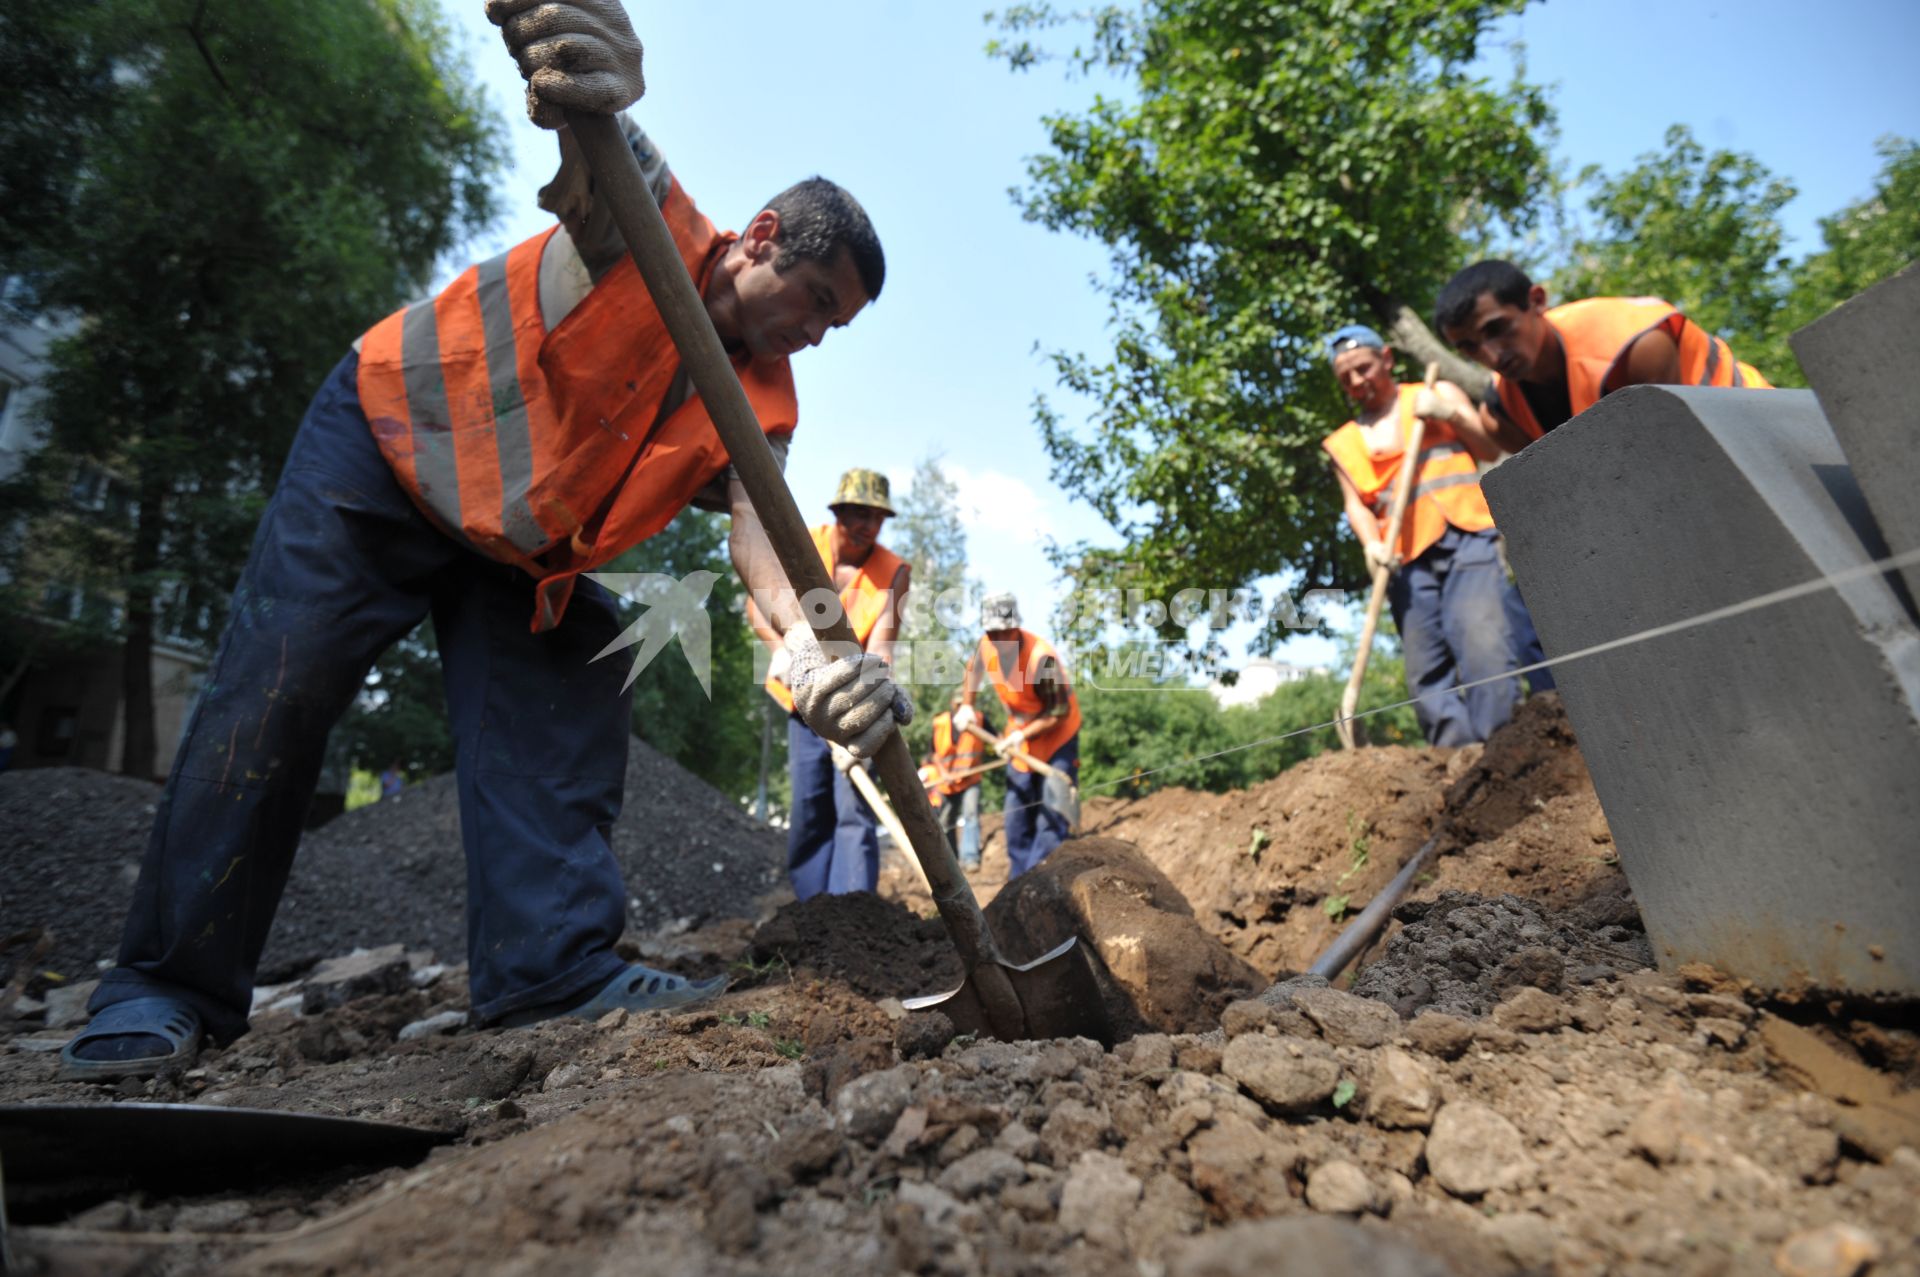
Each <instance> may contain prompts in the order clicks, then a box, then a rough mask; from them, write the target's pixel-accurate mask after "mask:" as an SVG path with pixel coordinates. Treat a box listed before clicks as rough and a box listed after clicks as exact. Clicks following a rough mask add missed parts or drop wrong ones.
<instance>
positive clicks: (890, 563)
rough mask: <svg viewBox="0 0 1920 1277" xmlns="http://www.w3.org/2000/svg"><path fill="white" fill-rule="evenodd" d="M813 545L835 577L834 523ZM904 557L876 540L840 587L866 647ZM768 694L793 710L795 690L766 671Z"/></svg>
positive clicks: (824, 526) (827, 525) (844, 607)
mask: <svg viewBox="0 0 1920 1277" xmlns="http://www.w3.org/2000/svg"><path fill="white" fill-rule="evenodd" d="M813 548H814V549H816V550H818V551H819V552H820V562H821V563H823V564H825V565H826V569H827V579H828V580H832V579H833V572H834V561H833V524H831V523H823V524H821V525H820V526H818V527H816V528H815V529H814V530H813ZM904 562H905V560H904V559H902V558H901V557H900V556H899V555H897V554H895V553H894V552H893V551H892V550H889V549H888V548H887V547H886V546H884V545H880V544H878V543H876V544H875V545H874V547H873V549H872V550H871V551H869V552H868V554H867V559H866V562H864V563H862V564H861V565H860V567H859V568H858V569H857V570H856V571H855V572H854V574H853V579H852V580H851V581H848V582H847V583H846V585H845V586H844V587H842V589H841V591H840V607H841V609H842V611H843V612H844V613H845V615H846V618H847V624H848V625H849V626H851V627H852V628H853V637H854V640H855V641H856V642H858V643H859V644H860V649H861V650H862V651H865V650H866V646H867V640H868V639H870V638H872V637H873V631H874V629H875V628H876V627H878V626H879V624H880V618H881V617H883V616H885V615H886V614H887V609H888V608H889V607H891V606H892V605H893V580H894V577H895V576H897V575H898V574H899V572H900V565H901V564H902V563H904ZM766 688H767V695H769V696H771V697H773V699H774V700H776V701H778V702H780V707H781V708H782V709H784V710H786V711H787V712H788V713H789V714H791V713H792V712H793V693H792V692H791V691H789V690H788V688H787V685H786V684H785V683H782V682H781V681H780V680H779V679H777V678H775V677H774V676H773V675H771V674H769V675H767V682H766Z"/></svg>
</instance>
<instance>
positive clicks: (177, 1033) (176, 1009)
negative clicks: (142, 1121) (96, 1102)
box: [60, 995, 202, 1082]
mask: <svg viewBox="0 0 1920 1277" xmlns="http://www.w3.org/2000/svg"><path fill="white" fill-rule="evenodd" d="M201 1034H202V1029H201V1024H200V1013H199V1012H198V1011H195V1010H194V1009H193V1008H192V1007H191V1006H188V1005H187V1004H186V1003H185V1002H182V1001H180V1000H179V999H178V998H169V997H165V996H160V995H155V996H152V997H145V998H130V999H128V1000H127V1001H125V1002H116V1003H114V1004H113V1005H112V1006H110V1007H107V1008H105V1009H103V1010H102V1011H101V1012H100V1014H98V1015H96V1016H94V1017H93V1020H92V1022H91V1023H89V1024H88V1025H87V1027H86V1028H84V1029H82V1030H80V1032H78V1033H76V1034H75V1035H74V1037H73V1040H72V1041H71V1042H69V1043H67V1044H66V1046H64V1047H62V1048H61V1049H60V1079H61V1080H62V1081H65V1082H117V1081H119V1080H120V1079H121V1078H127V1077H152V1076H153V1075H154V1074H156V1073H158V1072H159V1071H160V1070H161V1069H163V1068H166V1067H167V1066H168V1065H169V1064H185V1063H188V1062H189V1061H191V1060H192V1059H193V1058H194V1057H195V1056H197V1055H199V1054H200V1038H201ZM114 1038H150V1039H152V1040H153V1042H154V1043H155V1044H156V1045H158V1046H160V1047H164V1048H166V1049H165V1050H160V1051H154V1050H145V1051H143V1052H142V1053H141V1054H139V1055H119V1056H116V1055H114V1054H113V1053H112V1052H113V1051H114V1050H115V1049H116V1048H113V1047H107V1046H105V1044H106V1043H107V1042H109V1041H110V1040H112V1039H114ZM145 1045H146V1044H144V1043H137V1042H135V1043H122V1044H121V1045H120V1047H119V1048H118V1049H119V1050H122V1051H124V1050H126V1049H128V1048H129V1047H131V1048H132V1049H135V1050H140V1049H141V1048H142V1047H143V1046H145ZM89 1047H93V1048H95V1050H96V1051H98V1052H99V1053H98V1054H96V1055H94V1056H92V1057H88V1056H83V1055H81V1054H80V1052H81V1051H82V1050H84V1049H86V1048H89ZM103 1047H104V1049H101V1048H103Z"/></svg>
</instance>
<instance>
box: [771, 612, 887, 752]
mask: <svg viewBox="0 0 1920 1277" xmlns="http://www.w3.org/2000/svg"><path fill="white" fill-rule="evenodd" d="M786 651H787V652H788V653H789V655H790V658H791V662H792V664H791V668H790V669H789V671H788V674H787V678H786V684H787V686H788V687H789V688H791V689H792V691H793V708H794V709H795V710H796V711H798V713H799V715H800V721H801V722H803V723H805V724H806V725H807V728H808V730H810V731H812V732H813V734H814V735H816V736H818V737H820V738H821V739H822V740H826V741H831V742H832V743H834V744H836V745H845V746H846V747H847V752H848V753H850V754H852V755H853V756H854V757H855V758H872V757H873V756H874V755H875V754H878V753H879V752H880V747H881V746H882V745H884V744H886V740H887V735H888V733H890V732H892V731H893V729H894V727H895V726H896V725H898V726H905V725H906V724H908V723H911V722H912V721H913V702H912V701H910V700H908V699H907V694H906V693H905V692H904V691H902V690H900V689H899V688H898V687H895V686H894V683H893V679H892V678H890V677H889V676H888V672H887V663H886V662H885V661H883V660H881V659H880V658H879V657H877V656H872V655H866V654H863V655H861V656H860V657H858V658H855V657H851V656H849V657H843V658H841V659H840V660H837V661H836V660H830V659H828V657H827V654H826V653H825V652H823V651H821V650H820V641H819V640H818V639H816V638H815V637H814V635H813V631H812V630H811V629H809V628H807V627H806V626H804V625H796V626H794V627H793V628H792V629H790V630H788V631H787V634H786Z"/></svg>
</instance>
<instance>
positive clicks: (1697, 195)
mask: <svg viewBox="0 0 1920 1277" xmlns="http://www.w3.org/2000/svg"><path fill="white" fill-rule="evenodd" d="M1580 181H1581V183H1583V184H1586V185H1590V186H1592V187H1593V194H1592V195H1591V197H1590V198H1589V199H1588V201H1587V204H1588V208H1589V209H1590V210H1591V211H1592V212H1593V214H1594V215H1595V217H1596V219H1597V224H1596V226H1595V227H1594V228H1593V230H1592V231H1591V232H1590V233H1589V234H1587V235H1585V236H1582V237H1581V238H1580V239H1579V240H1578V241H1576V243H1575V244H1574V246H1573V252H1572V257H1573V260H1572V261H1571V263H1570V264H1569V265H1568V266H1567V267H1566V269H1564V270H1563V271H1561V272H1559V274H1558V275H1557V276H1556V277H1555V281H1554V282H1555V292H1556V294H1557V296H1558V298H1562V299H1571V298H1578V297H1595V296H1599V297H1609V296H1610V297H1639V296H1653V297H1662V298H1665V299H1666V300H1667V301H1670V302H1672V303H1673V304H1674V305H1676V306H1678V307H1679V308H1680V309H1681V310H1683V311H1685V312H1686V314H1687V316H1688V317H1689V318H1691V319H1692V320H1693V321H1694V322H1695V323H1697V324H1699V325H1700V326H1701V327H1702V328H1705V329H1706V330H1707V331H1708V332H1711V333H1716V334H1718V335H1719V336H1721V337H1724V338H1726V339H1727V341H1728V342H1729V344H1731V345H1732V347H1733V351H1734V353H1735V354H1736V355H1738V356H1739V357H1740V358H1741V359H1744V360H1745V361H1747V362H1748V363H1750V364H1752V365H1753V366H1754V367H1756V368H1758V369H1760V371H1761V372H1763V373H1765V374H1766V376H1767V378H1768V379H1769V380H1771V381H1773V382H1774V384H1776V385H1795V386H1798V385H1803V384H1805V383H1804V382H1803V381H1801V379H1800V376H1799V366H1798V365H1797V364H1796V363H1795V362H1794V360H1793V356H1792V355H1791V354H1790V353H1788V351H1787V348H1786V337H1787V332H1788V331H1789V330H1788V329H1787V327H1786V326H1785V325H1784V324H1783V323H1782V320H1783V318H1784V308H1785V305H1786V300H1787V292H1788V285H1789V275H1788V270H1787V267H1788V259H1787V258H1786V257H1785V256H1784V255H1783V254H1782V251H1781V246H1782V243H1783V242H1784V239H1785V233H1784V232H1783V231H1782V230H1781V228H1780V216H1779V215H1780V210H1781V209H1782V208H1784V207H1785V206H1786V205H1787V203H1788V202H1789V201H1791V200H1792V199H1793V197H1794V195H1795V191H1794V188H1793V184H1792V183H1791V182H1788V181H1785V180H1783V179H1781V178H1777V177H1775V176H1773V174H1772V173H1771V172H1770V171H1769V170H1768V169H1767V167H1766V166H1765V165H1764V164H1762V163H1760V161H1758V160H1756V159H1755V158H1754V157H1753V156H1751V155H1744V154H1741V153H1738V152H1734V151H1709V150H1707V149H1706V148H1704V147H1702V146H1701V145H1700V143H1699V142H1697V141H1695V140H1694V137H1693V134H1692V133H1691V132H1690V131H1689V130H1688V129H1687V128H1686V126H1685V125H1680V124H1676V125H1674V126H1673V127H1672V128H1670V129H1668V130H1667V137H1666V149H1665V150H1664V151H1660V152H1653V153H1649V154H1646V155H1642V156H1640V157H1639V159H1638V162H1637V163H1636V164H1635V165H1634V167H1633V168H1631V169H1629V170H1627V171H1626V172H1625V173H1621V174H1618V175H1616V176H1613V177H1606V176H1603V175H1602V174H1601V172H1600V170H1599V168H1597V167H1588V168H1587V169H1586V170H1584V171H1583V172H1582V173H1581V175H1580Z"/></svg>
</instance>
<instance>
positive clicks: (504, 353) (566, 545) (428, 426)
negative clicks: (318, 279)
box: [358, 182, 799, 630]
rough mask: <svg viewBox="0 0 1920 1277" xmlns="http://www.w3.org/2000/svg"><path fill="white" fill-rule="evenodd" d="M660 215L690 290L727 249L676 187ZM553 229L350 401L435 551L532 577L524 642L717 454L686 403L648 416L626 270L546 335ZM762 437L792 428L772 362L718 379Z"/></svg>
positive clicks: (703, 419) (651, 390) (646, 330)
mask: <svg viewBox="0 0 1920 1277" xmlns="http://www.w3.org/2000/svg"><path fill="white" fill-rule="evenodd" d="M661 212H662V214H663V216H665V218H666V220H667V224H668V227H669V229H670V231H671V232H672V235H673V240H674V246H675V247H676V248H678V249H679V250H680V254H681V260H682V264H683V265H685V267H686V269H687V271H688V274H689V275H690V276H692V278H693V279H694V280H695V282H696V283H697V284H702V285H704V282H705V280H706V278H707V276H708V274H709V272H710V271H711V269H712V267H713V265H714V263H715V262H717V261H718V260H719V258H720V256H721V254H722V253H723V252H724V251H725V248H726V246H727V245H728V244H729V243H731V242H732V237H730V236H725V235H722V234H720V233H719V232H718V231H716V230H715V229H714V227H713V224H712V223H711V222H709V221H708V220H707V219H706V218H705V217H703V216H701V214H700V211H699V210H698V209H697V208H695V207H694V205H693V202H692V201H691V200H690V199H688V198H687V195H686V192H685V191H683V190H681V188H680V186H679V184H678V183H677V182H676V183H674V184H673V185H672V187H671V188H670V190H669V191H668V194H667V199H666V201H665V202H664V204H663V206H662V208H661ZM560 233H562V232H561V230H560V228H559V227H557V226H556V227H552V228H549V229H548V230H546V231H544V232H542V233H541V234H539V235H536V236H534V237H533V238H532V239H529V240H526V241H525V242H523V243H520V244H517V245H515V246H514V247H513V248H511V249H509V250H508V251H507V252H506V253H504V254H502V255H501V256H499V257H495V258H492V259H489V260H488V261H484V262H481V263H479V264H477V265H475V266H471V267H468V268H467V269H466V270H465V271H463V272H461V274H460V276H459V277H458V278H456V279H455V280H454V281H453V282H452V283H451V284H449V285H448V286H447V287H446V288H445V289H444V290H443V291H442V292H441V293H440V294H439V295H438V296H436V297H434V298H432V299H431V300H429V301H423V302H417V303H415V304H414V305H411V306H408V307H406V308H404V309H402V310H399V311H396V312H394V313H393V314H392V315H389V316H388V317H387V318H386V319H383V320H381V321H380V322H379V323H378V324H375V325H374V326H373V327H372V328H370V329H369V330H368V331H367V332H366V334H365V335H364V336H363V337H362V338H361V342H360V370H359V378H358V389H359V395H360V404H361V408H362V410H363V411H364V412H365V413H366V415H367V421H368V424H369V426H370V427H371V428H372V431H373V434H374V438H375V440H376V441H377V442H378V443H379V445H380V450H381V452H382V453H383V454H384V455H385V456H386V458H387V462H388V464H389V465H390V466H391V467H392V468H393V472H394V476H395V478H396V479H397V480H398V481H399V483H400V486H401V487H402V488H403V489H404V490H405V491H406V492H407V494H408V496H409V497H411V498H412V499H413V502H414V504H415V505H417V506H418V507H419V508H420V510H421V511H422V512H423V513H424V514H426V516H427V517H428V518H429V519H431V520H432V521H433V522H434V523H435V524H436V525H438V526H439V527H440V528H441V529H442V530H444V531H445V532H447V533H448V534H449V535H450V536H453V537H455V538H456V539H458V540H461V541H463V542H464V543H466V544H467V545H469V546H471V547H473V548H474V549H475V550H477V551H479V552H480V553H482V554H485V555H487V556H488V557H490V558H494V559H498V560H500V561H501V562H504V563H510V564H512V565H514V566H516V567H519V568H521V569H522V570H523V571H525V572H527V573H528V574H529V575H530V576H532V577H534V578H535V580H536V582H537V584H536V586H535V608H534V618H533V628H534V629H535V630H544V629H550V628H552V627H553V626H555V625H557V624H559V622H560V619H561V617H562V616H563V615H564V613H565V611H566V606H567V602H568V600H569V599H570V598H571V597H572V593H573V583H574V580H575V578H576V577H577V576H579V575H580V574H581V573H583V572H588V571H591V570H593V569H595V568H598V567H600V566H602V565H604V564H605V563H607V562H608V561H609V560H611V559H613V558H614V557H615V556H617V555H619V554H622V553H624V552H625V551H627V550H629V549H631V548H632V547H633V546H635V545H637V544H639V543H640V542H641V541H643V540H645V539H646V538H647V537H650V536H652V535H653V534H654V533H656V532H658V531H659V530H660V529H661V528H664V527H665V526H666V525H667V524H668V523H669V522H671V521H672V519H673V517H674V516H675V515H676V514H678V513H679V512H680V511H681V510H682V509H683V508H685V506H686V505H687V504H688V502H690V501H691V500H692V499H693V497H694V494H696V493H697V492H699V491H700V489H701V488H703V487H704V486H705V485H706V484H707V483H709V482H710V481H711V480H712V479H713V478H714V477H715V476H716V475H718V474H719V473H720V472H721V471H722V470H724V469H725V468H726V465H727V460H728V458H727V453H726V449H725V447H724V446H723V445H722V444H721V443H720V439H719V435H718V433H717V432H716V431H715V430H714V428H713V422H712V420H711V418H709V417H708V416H707V413H706V408H705V405H704V404H702V403H701V402H700V400H699V397H698V396H697V395H694V396H691V397H689V398H688V399H687V400H685V401H684V402H682V403H681V404H679V405H678V406H676V407H675V408H674V410H673V411H672V412H670V413H669V412H664V411H663V407H664V405H665V403H666V400H667V397H668V395H669V392H670V390H671V388H672V386H673V382H674V378H675V376H676V374H677V373H678V371H679V366H680V359H679V354H678V352H677V351H676V350H675V348H674V345H673V342H672V339H671V338H670V337H669V336H668V334H667V332H666V325H665V322H664V321H663V320H662V319H661V317H660V314H659V312H658V311H657V310H656V309H655V308H654V306H653V299H652V297H651V296H650V295H649V294H648V293H647V290H646V285H645V284H644V283H643V282H642V281H641V279H640V275H639V271H638V270H637V269H636V268H635V266H634V264H633V262H632V260H631V259H630V258H623V259H622V260H621V261H620V263H619V264H617V265H616V266H614V267H613V268H612V269H610V270H609V271H608V272H607V273H606V274H605V275H603V276H602V277H601V278H600V279H599V280H598V281H596V282H595V284H594V285H593V288H592V289H591V290H590V291H589V292H588V293H587V295H586V297H584V298H583V299H581V301H580V302H579V303H578V304H577V305H575V306H574V307H573V308H572V309H571V310H570V311H568V313H567V314H566V316H565V317H564V318H563V319H561V320H560V322H559V323H558V324H557V325H555V326H554V327H553V328H552V329H551V330H549V329H548V328H547V326H546V321H545V319H544V317H543V316H542V314H541V311H540V261H541V256H542V254H543V253H544V251H545V249H546V247H547V244H548V242H549V240H550V239H551V238H552V237H553V236H554V235H556V234H560ZM735 369H736V371H737V372H738V373H739V375H740V379H741V384H742V386H743V388H744V389H745V390H746V392H747V399H748V402H749V403H751V404H752V405H753V409H754V412H755V414H756V416H757V417H758V418H759V420H760V424H761V428H762V429H763V430H765V431H766V432H767V433H769V434H783V433H786V432H788V431H791V430H792V429H793V428H794V425H795V424H796V422H797V419H798V415H799V413H798V405H797V404H796V402H795V398H794V394H793V377H792V373H791V372H790V370H789V369H788V367H787V363H786V361H785V360H777V361H771V362H759V361H751V360H748V359H747V358H746V357H745V356H744V355H742V356H741V357H740V358H738V359H737V360H736V362H735Z"/></svg>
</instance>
